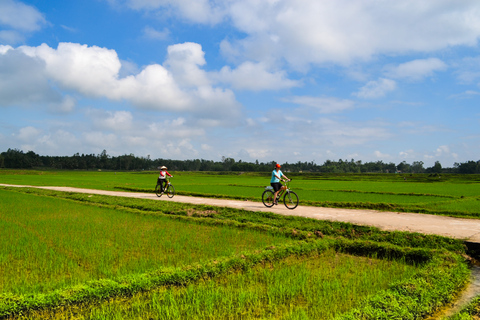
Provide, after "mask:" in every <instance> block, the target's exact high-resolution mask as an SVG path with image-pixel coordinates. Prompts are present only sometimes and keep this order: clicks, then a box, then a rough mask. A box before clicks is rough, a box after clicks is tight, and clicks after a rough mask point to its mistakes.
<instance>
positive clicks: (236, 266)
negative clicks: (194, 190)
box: [0, 171, 478, 319]
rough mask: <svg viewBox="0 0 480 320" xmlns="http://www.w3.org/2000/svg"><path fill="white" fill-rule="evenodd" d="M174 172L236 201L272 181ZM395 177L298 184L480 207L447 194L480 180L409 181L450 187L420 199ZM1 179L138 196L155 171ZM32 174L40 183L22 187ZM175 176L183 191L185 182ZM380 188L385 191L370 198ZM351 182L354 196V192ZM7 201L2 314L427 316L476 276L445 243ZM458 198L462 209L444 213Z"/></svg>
mask: <svg viewBox="0 0 480 320" xmlns="http://www.w3.org/2000/svg"><path fill="white" fill-rule="evenodd" d="M19 173H20V174H19ZM175 176H176V178H178V182H180V181H182V179H183V177H184V178H185V179H184V182H185V185H184V186H187V185H188V183H191V184H193V183H194V182H195V183H198V181H202V183H204V184H213V185H215V184H217V187H218V188H220V189H222V188H224V190H227V192H226V193H228V192H230V191H228V190H233V189H229V188H234V190H235V192H240V190H242V189H243V190H250V189H254V190H255V193H256V192H257V191H261V190H262V186H261V185H257V186H255V185H254V183H253V182H254V181H264V180H265V178H264V177H258V176H255V175H252V176H249V177H244V175H241V176H232V175H224V176H220V175H212V177H210V176H209V175H207V174H204V175H195V176H192V175H191V174H185V176H182V173H175ZM392 176H393V175H390V176H388V177H385V178H383V177H378V176H377V177H372V176H366V177H364V180H362V181H356V180H355V179H359V178H358V177H354V176H348V177H322V176H314V177H308V176H304V177H303V178H305V180H303V181H302V179H297V180H300V181H299V185H300V184H301V185H302V188H304V189H303V190H302V189H300V188H298V189H296V188H294V190H295V191H298V193H299V194H300V195H301V194H302V192H305V194H308V192H314V193H315V192H320V191H318V190H321V188H325V190H326V189H327V187H328V188H329V190H330V191H329V192H332V194H336V193H337V194H336V195H348V194H356V195H359V196H360V195H361V196H371V197H372V198H371V199H373V197H376V196H377V195H378V194H380V193H383V195H381V197H383V196H385V197H387V196H388V197H391V199H402V198H403V197H406V199H409V198H411V199H413V198H415V199H417V200H418V199H421V201H420V202H415V201H412V202H411V203H410V204H408V201H409V200H406V203H394V204H396V205H399V206H403V207H407V206H413V205H416V206H418V207H419V208H421V209H425V210H426V209H429V210H430V209H431V208H433V207H434V206H440V205H441V206H445V208H443V209H441V210H470V209H472V210H475V209H474V204H475V201H477V200H476V198H475V197H478V196H474V195H471V196H464V197H463V198H462V197H461V196H459V195H458V194H453V193H443V192H440V190H447V191H448V188H447V187H446V183H447V182H448V183H455V184H459V185H465V186H468V185H469V186H470V187H472V188H473V189H475V188H477V187H478V185H477V183H478V182H477V181H475V180H470V181H463V182H462V181H460V180H459V178H457V177H454V178H452V180H450V181H431V182H428V181H420V179H418V180H417V181H410V180H413V179H409V180H407V181H408V182H407V183H410V184H411V185H418V186H421V185H422V184H424V185H427V184H428V183H430V184H431V185H432V186H433V185H438V184H444V186H443V187H442V188H443V189H442V188H437V189H436V190H437V193H436V194H433V193H430V192H427V191H428V190H427V189H428V188H427V187H426V186H425V189H422V188H423V187H421V188H420V187H419V189H418V190H421V191H424V192H425V193H424V194H423V193H422V194H420V193H414V194H411V195H410V194H406V193H405V192H403V191H402V192H400V188H398V189H397V191H390V190H388V188H387V185H388V184H392V183H393V184H397V186H398V187H399V186H400V184H399V182H398V181H397V182H395V181H393V180H392V179H393V177H392ZM0 177H1V178H0V180H1V182H2V183H6V182H7V181H5V180H10V181H14V180H15V181H18V182H19V183H18V184H46V185H53V184H54V183H53V182H56V183H55V184H58V185H62V183H60V182H61V181H63V185H70V184H71V185H73V186H78V185H82V186H83V187H87V186H88V187H89V188H94V187H95V186H96V188H99V189H103V188H105V189H106V188H110V189H118V188H124V189H125V188H126V189H128V188H131V189H133V190H137V191H141V190H142V189H143V188H144V187H142V186H143V185H147V181H148V185H150V184H151V181H152V177H153V181H154V180H155V175H154V174H152V173H144V174H132V173H117V174H115V173H106V172H76V173H73V174H72V175H70V176H69V175H68V174H66V173H62V172H45V173H42V172H30V171H11V172H7V173H6V172H3V175H1V174H0ZM103 177H105V179H103ZM237 177H239V179H244V180H241V181H243V182H242V185H238V184H235V185H233V184H232V179H235V178H237ZM4 178H5V179H4ZM297 178H298V177H297ZM307 178H308V179H307ZM367 178H368V179H367ZM188 179H191V181H190V182H188V181H187V180H188ZM209 179H210V180H209ZM257 179H258V180H257ZM375 179H376V180H375ZM379 179H384V180H383V181H379ZM27 180H28V181H31V182H32V183H22V182H21V181H27ZM297 180H294V181H297ZM310 180H312V181H310ZM142 181H143V182H142ZM48 182H52V183H48ZM172 182H173V183H174V185H175V186H176V187H177V190H178V189H179V188H180V189H181V188H183V187H182V184H181V183H179V184H177V183H176V180H172ZM303 182H305V183H303ZM352 182H356V184H355V183H352ZM372 182H376V183H383V184H384V185H385V187H384V189H381V192H378V191H377V192H375V191H371V190H368V189H369V188H370V187H372V185H370V183H372ZM403 182H404V183H405V181H403ZM8 183H13V182H8ZM182 183H183V182H182ZM316 183H317V184H316ZM324 183H325V184H324ZM400 183H401V182H400ZM153 184H154V183H153ZM153 184H152V185H153ZM349 184H350V185H351V186H353V187H354V188H356V189H357V190H353V191H352V189H348V188H346V187H345V186H346V185H349ZM314 185H315V186H316V187H315V188H317V189H315V190H313V187H312V186H314ZM379 185H381V184H379ZM319 186H320V187H319ZM390 187H392V186H390ZM147 188H148V187H147ZM147 188H145V189H147ZM309 188H312V189H309ZM342 188H344V189H342ZM465 188H466V187H465ZM152 189H153V188H152ZM220 189H218V190H220ZM307 189H308V190H310V191H308V190H307ZM433 189H434V188H431V189H430V191H432V190H433ZM467 189H468V188H466V189H465V190H467ZM212 190H213V189H212ZM218 190H217V191H216V192H220V191H218ZM332 190H333V191H332ZM468 190H470V189H468ZM200 191H201V190H200ZM464 194H466V193H464ZM212 196H221V195H219V194H215V193H214V194H212ZM227 196H228V195H227ZM381 197H380V198H381ZM0 198H1V201H0V228H2V232H3V230H5V232H6V233H5V234H6V235H7V236H5V237H4V236H3V233H2V237H0V281H3V283H5V284H3V283H0V287H1V288H2V289H1V292H0V318H2V316H3V317H5V318H11V317H12V318H18V319H32V318H41V319H71V318H77V319H123V318H132V319H144V318H145V317H148V316H151V317H152V318H161V317H162V316H163V317H164V318H166V319H175V318H182V317H184V315H189V316H190V315H192V316H191V317H192V318H195V319H214V318H219V317H220V318H231V319H234V318H238V319H254V318H282V319H319V318H326V319H333V318H335V319H419V318H422V317H424V316H426V315H428V314H432V313H434V312H435V311H436V310H438V309H439V308H442V306H444V305H446V304H447V303H448V302H449V301H451V300H452V299H454V296H455V294H456V292H458V291H459V290H460V289H461V288H462V286H463V285H464V284H465V283H466V281H467V280H468V274H469V271H468V265H467V263H466V261H465V260H464V258H463V257H462V255H464V254H465V247H464V246H463V244H462V243H461V242H460V241H458V240H453V239H448V238H444V237H439V236H428V235H422V234H412V233H407V232H383V231H380V230H378V229H377V228H371V227H361V226H355V225H352V224H348V223H339V222H327V221H318V220H314V219H306V218H300V217H289V216H278V215H275V214H272V213H262V212H255V213H253V212H248V211H245V210H235V209H230V208H216V207H212V206H197V205H187V204H179V203H173V202H163V201H162V202H160V201H150V200H144V199H130V198H120V197H109V196H97V195H95V196H92V195H88V194H75V193H62V192H55V191H49V190H39V189H33V188H0ZM424 198H426V199H427V200H428V199H436V200H435V201H431V202H428V201H427V200H425V199H424ZM397 202H398V201H397ZM455 202H457V203H459V204H461V207H459V208H454V207H451V208H450V207H448V206H449V205H453V204H454V203H455ZM319 203H321V202H320V201H317V202H315V201H314V200H312V204H315V205H318V204H319ZM338 203H340V205H345V204H347V205H350V204H349V202H348V201H343V204H342V201H339V202H338ZM353 203H354V202H353ZM359 203H360V202H358V203H357V204H359ZM372 203H373V202H372ZM379 203H382V202H379ZM19 204H21V205H19ZM354 204H355V203H354ZM387 204H388V203H387ZM428 206H431V207H428ZM469 208H470V209H469ZM435 210H437V209H435ZM2 268H4V269H2ZM14 269H15V270H17V271H20V272H18V273H15V271H14ZM4 270H8V271H4ZM18 274H21V277H18ZM7 278H8V279H7ZM15 282H16V283H15ZM7 286H9V288H10V289H5V288H6V287H7ZM332 297H335V298H334V299H332ZM332 301H333V302H332ZM329 303H333V305H332V304H329ZM335 310H336V311H335Z"/></svg>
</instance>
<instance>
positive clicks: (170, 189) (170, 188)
mask: <svg viewBox="0 0 480 320" xmlns="http://www.w3.org/2000/svg"><path fill="white" fill-rule="evenodd" d="M166 180H167V184H166V185H165V189H164V190H163V192H162V186H161V185H160V179H158V180H157V185H156V186H155V194H156V195H157V197H161V196H162V195H163V194H164V193H166V194H167V197H169V198H173V196H174V195H175V188H174V187H173V185H172V183H171V182H170V179H166Z"/></svg>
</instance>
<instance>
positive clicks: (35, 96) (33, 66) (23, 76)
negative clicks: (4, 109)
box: [0, 46, 62, 106]
mask: <svg viewBox="0 0 480 320" xmlns="http://www.w3.org/2000/svg"><path fill="white" fill-rule="evenodd" d="M49 80H50V78H49V76H48V75H47V74H46V72H45V62H44V61H42V60H40V59H32V58H31V57H28V56H26V55H25V54H24V53H23V52H21V50H15V49H13V48H12V47H9V46H0V106H15V105H16V106H31V105H37V104H52V105H56V104H59V103H62V96H61V94H60V93H59V92H58V91H57V90H56V89H54V88H52V87H51V84H50V83H49Z"/></svg>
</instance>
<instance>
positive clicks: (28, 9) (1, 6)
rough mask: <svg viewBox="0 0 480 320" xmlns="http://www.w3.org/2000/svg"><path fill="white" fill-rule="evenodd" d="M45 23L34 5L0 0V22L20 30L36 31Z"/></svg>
mask: <svg viewBox="0 0 480 320" xmlns="http://www.w3.org/2000/svg"><path fill="white" fill-rule="evenodd" d="M45 23H46V20H45V18H44V17H43V15H42V14H41V13H40V12H39V11H38V10H37V9H35V8H34V7H32V6H29V5H26V4H24V3H22V2H20V1H14V0H2V1H0V24H2V25H4V26H8V27H10V28H12V29H16V30H21V31H36V30H38V29H40V28H41V27H42V26H43V25H44V24H45Z"/></svg>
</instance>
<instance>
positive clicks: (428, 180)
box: [0, 170, 480, 219]
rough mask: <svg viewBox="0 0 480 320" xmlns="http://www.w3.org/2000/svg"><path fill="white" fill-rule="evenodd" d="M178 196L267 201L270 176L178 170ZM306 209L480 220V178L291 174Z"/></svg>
mask: <svg viewBox="0 0 480 320" xmlns="http://www.w3.org/2000/svg"><path fill="white" fill-rule="evenodd" d="M172 174H174V176H175V177H174V178H173V179H172V183H173V184H174V185H175V188H176V191H177V193H178V194H182V195H194V196H203V197H221V198H233V199H248V200H252V201H261V194H262V192H263V189H264V187H265V186H266V185H269V181H270V180H269V173H244V174H238V173H227V174H218V173H204V172H195V173H193V172H172ZM288 176H289V177H290V178H293V181H292V182H291V185H290V186H291V188H292V190H294V191H295V192H296V193H297V194H298V195H299V198H300V204H301V205H312V206H323V207H342V208H359V209H376V210H390V211H400V212H418V213H429V214H439V215H447V216H456V217H466V218H477V219H478V218H480V210H479V208H480V175H442V176H438V175H427V174H417V175H405V176H403V175H397V174H364V175H354V174H352V175H348V174H346V175H336V174H316V175H314V174H306V173H305V174H299V173H288ZM156 178H157V173H156V172H98V171H90V172H86V171H27V170H0V183H10V184H22V185H24V184H27V185H42V186H47V185H49V186H72V187H79V188H93V189H103V190H128V191H137V192H153V190H154V187H155V184H156Z"/></svg>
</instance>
